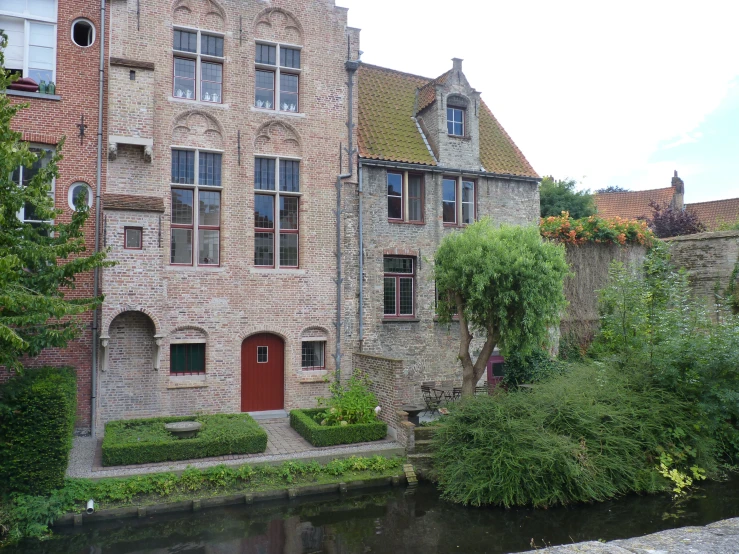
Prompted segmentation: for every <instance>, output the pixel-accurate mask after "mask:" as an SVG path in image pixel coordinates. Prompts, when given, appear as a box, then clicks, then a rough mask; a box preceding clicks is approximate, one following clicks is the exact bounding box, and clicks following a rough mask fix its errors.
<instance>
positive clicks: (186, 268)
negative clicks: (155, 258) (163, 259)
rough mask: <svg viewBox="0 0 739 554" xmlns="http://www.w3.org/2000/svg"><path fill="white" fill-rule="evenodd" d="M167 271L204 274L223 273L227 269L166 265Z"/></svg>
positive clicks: (210, 266) (208, 266)
mask: <svg viewBox="0 0 739 554" xmlns="http://www.w3.org/2000/svg"><path fill="white" fill-rule="evenodd" d="M164 267H165V269H167V271H202V272H204V273H223V272H224V271H226V268H225V267H223V266H218V265H197V266H195V265H176V264H175V265H172V264H169V265H166V266H164Z"/></svg>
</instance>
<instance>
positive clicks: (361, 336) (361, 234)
mask: <svg viewBox="0 0 739 554" xmlns="http://www.w3.org/2000/svg"><path fill="white" fill-rule="evenodd" d="M357 173H358V179H359V350H360V352H361V351H362V350H363V348H364V212H363V207H362V204H363V200H364V187H363V185H364V175H363V169H362V160H359V169H358V170H357Z"/></svg>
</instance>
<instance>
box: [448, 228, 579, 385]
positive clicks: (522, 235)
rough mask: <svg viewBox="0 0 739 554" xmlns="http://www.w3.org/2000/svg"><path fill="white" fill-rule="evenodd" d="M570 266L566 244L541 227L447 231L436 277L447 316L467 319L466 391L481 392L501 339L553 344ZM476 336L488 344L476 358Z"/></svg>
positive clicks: (515, 344)
mask: <svg viewBox="0 0 739 554" xmlns="http://www.w3.org/2000/svg"><path fill="white" fill-rule="evenodd" d="M568 272H569V268H568V266H567V262H566V261H565V252H564V246H562V245H560V244H555V243H553V242H545V241H542V239H541V236H540V234H539V229H538V228H537V227H536V226H530V227H510V226H500V227H497V226H495V225H494V224H493V223H492V222H491V221H490V220H488V219H483V220H482V221H478V222H477V223H474V224H472V225H470V226H468V227H467V228H466V229H465V230H464V231H462V232H460V233H453V234H450V235H447V236H446V237H445V238H444V240H443V241H442V242H441V245H440V246H439V249H438V250H437V252H436V257H435V266H434V277H435V278H436V286H437V289H438V290H439V292H440V294H439V301H438V302H437V315H438V317H439V320H440V321H441V322H450V321H452V319H453V318H456V317H458V318H459V329H460V338H459V359H460V361H461V363H462V394H463V395H465V396H466V395H471V394H474V390H475V384H476V383H477V381H478V380H479V379H480V377H482V374H483V372H484V371H485V367H486V365H487V362H488V359H489V358H490V355H491V354H492V353H493V349H494V348H495V346H496V345H498V346H499V348H500V349H501V351H502V352H503V354H504V355H506V354H507V353H509V352H512V351H513V350H514V349H515V350H516V351H517V352H519V353H520V354H522V355H525V354H527V353H529V352H531V351H532V350H534V348H539V347H541V345H542V344H544V343H546V342H547V339H548V336H549V329H550V327H552V326H554V325H556V324H558V323H559V318H560V313H561V311H562V309H563V308H564V306H565V303H566V301H565V296H564V290H563V281H564V278H565V276H566V275H567V274H568ZM474 334H479V335H480V336H481V337H485V342H484V345H483V347H482V349H481V350H480V353H479V354H478V356H477V359H476V360H474V361H473V359H472V354H471V353H470V344H471V343H472V339H473V337H474Z"/></svg>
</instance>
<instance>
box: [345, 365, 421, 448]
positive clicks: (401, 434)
mask: <svg viewBox="0 0 739 554" xmlns="http://www.w3.org/2000/svg"><path fill="white" fill-rule="evenodd" d="M352 367H353V368H354V373H355V374H356V373H361V374H362V375H364V376H366V377H368V378H369V380H370V381H371V384H370V387H369V388H370V390H371V391H372V392H373V393H374V394H375V396H376V397H377V402H378V403H379V405H380V408H381V410H380V419H382V420H383V421H384V422H385V423H387V425H388V433H389V434H390V435H391V436H394V438H395V440H397V441H398V443H399V444H401V445H402V446H404V447H405V448H406V449H407V448H410V447H412V442H413V427H414V425H413V424H412V423H409V422H408V414H407V413H406V412H404V411H402V410H401V409H400V406H402V405H403V404H405V403H407V402H410V401H412V400H413V396H412V395H413V384H412V383H411V382H410V380H409V379H408V378H407V377H406V376H405V375H404V372H403V360H397V359H394V358H386V357H384V356H378V355H376V354H366V353H364V352H354V353H353V354H352Z"/></svg>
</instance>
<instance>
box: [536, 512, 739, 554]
mask: <svg viewBox="0 0 739 554" xmlns="http://www.w3.org/2000/svg"><path fill="white" fill-rule="evenodd" d="M737 553H739V518H734V519H726V520H724V521H717V522H716V523H712V524H711V525H706V526H705V527H681V528H678V529H670V530H669V531H662V532H660V533H654V534H652V535H646V536H644V537H637V538H634V539H625V540H618V541H612V542H606V543H601V542H581V543H578V544H572V545H566V546H555V547H552V548H543V549H541V550H532V551H530V552H526V553H523V554H737Z"/></svg>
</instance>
